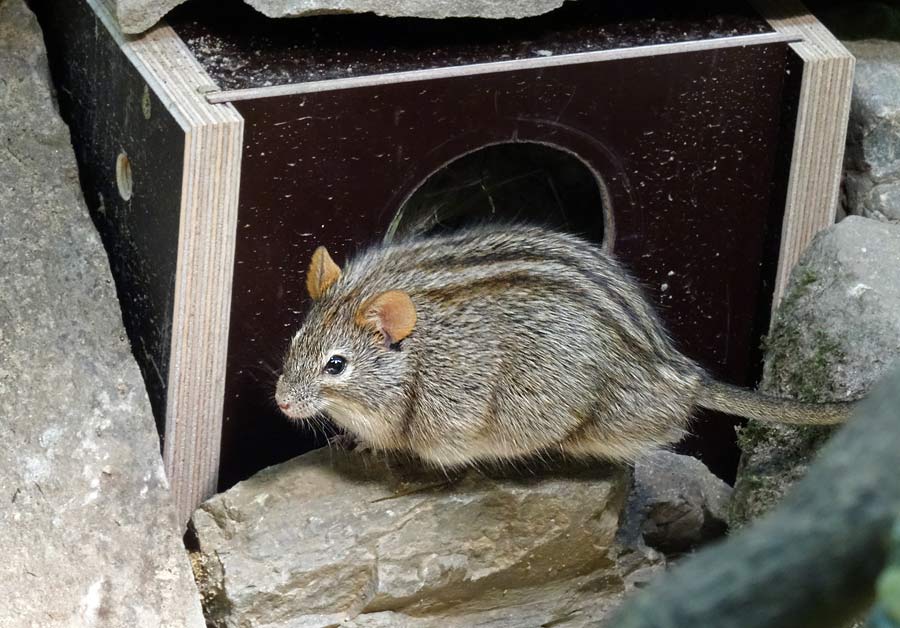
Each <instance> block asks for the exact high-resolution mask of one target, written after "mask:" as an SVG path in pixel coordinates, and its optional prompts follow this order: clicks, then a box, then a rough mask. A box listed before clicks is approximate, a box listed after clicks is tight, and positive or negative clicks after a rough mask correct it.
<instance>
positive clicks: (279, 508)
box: [192, 450, 654, 628]
mask: <svg viewBox="0 0 900 628" xmlns="http://www.w3.org/2000/svg"><path fill="white" fill-rule="evenodd" d="M397 464H398V463H396V462H393V463H386V462H384V461H379V460H376V459H375V458H374V457H372V456H371V455H367V454H358V453H348V452H345V451H329V450H318V451H315V452H311V453H309V454H306V455H303V456H300V457H298V458H296V459H294V460H292V461H290V462H287V463H284V464H283V465H279V466H276V467H272V468H269V469H267V470H265V471H263V472H261V473H259V474H257V475H256V476H254V477H253V478H251V479H249V480H247V481H245V482H242V483H240V484H238V485H236V486H235V487H233V488H232V489H230V490H229V491H227V492H225V493H223V494H220V495H218V496H216V497H213V498H212V499H210V500H209V501H208V502H206V503H205V504H203V505H202V506H201V507H200V508H199V509H198V510H197V511H196V512H195V513H194V516H193V519H192V525H193V528H194V530H195V531H196V536H197V545H198V548H199V549H198V554H197V557H196V560H195V562H196V564H198V565H199V566H200V569H199V571H200V574H201V575H200V577H199V581H200V585H201V591H202V592H203V595H204V605H205V610H206V613H207V618H208V619H209V620H210V622H211V624H212V625H213V626H229V627H237V626H267V627H268V628H276V627H288V626H290V627H292V628H299V627H301V626H302V627H320V626H322V627H323V626H336V625H341V626H435V627H437V626H451V627H452V626H460V627H462V626H491V627H498V628H499V627H500V626H539V625H547V624H548V622H549V623H552V622H555V621H561V618H566V621H567V622H569V623H566V625H567V626H569V625H571V626H581V625H585V624H587V623H589V622H590V621H593V620H596V619H597V618H599V617H601V616H602V615H603V614H604V613H605V611H606V610H607V608H609V607H610V606H611V605H613V604H614V603H615V602H616V601H617V600H618V599H619V596H620V595H621V594H622V593H623V592H625V591H627V590H628V589H629V588H630V586H633V585H634V584H636V583H637V582H639V581H641V580H645V579H646V578H647V574H648V572H650V571H652V569H651V567H652V566H653V564H654V561H653V560H652V556H651V557H648V556H646V555H644V554H641V553H640V552H635V551H629V550H626V549H623V548H621V547H619V546H617V545H616V543H615V540H614V537H615V534H616V529H617V527H618V520H619V514H620V511H621V509H622V506H623V504H624V501H625V493H626V490H627V486H628V483H629V482H628V477H627V473H626V472H625V471H624V470H622V469H612V468H608V467H604V466H600V465H594V469H593V470H591V469H589V468H586V467H585V468H579V469H572V470H570V471H567V472H566V473H557V474H552V475H550V476H549V477H548V476H547V475H546V474H540V475H534V476H530V477H527V478H525V479H522V477H521V476H522V475H527V474H524V473H523V472H522V471H521V470H519V471H518V473H515V474H513V475H515V476H518V479H516V478H512V477H505V476H504V475H502V474H485V473H478V472H474V471H473V472H469V473H468V474H466V475H463V476H461V477H459V478H457V479H454V480H453V481H452V482H449V481H448V480H447V479H446V478H445V477H444V476H440V475H438V476H434V477H432V476H428V475H423V472H421V471H417V470H415V469H411V468H408V467H406V468H405V467H403V466H402V465H401V466H399V467H398V466H397Z"/></svg>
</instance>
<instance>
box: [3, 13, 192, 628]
mask: <svg viewBox="0 0 900 628" xmlns="http://www.w3.org/2000/svg"><path fill="white" fill-rule="evenodd" d="M0 103H2V104H0V503H2V506H0V530H2V533H0V556H2V557H3V559H2V563H0V599H2V600H3V603H2V604H0V626H4V628H6V627H8V628H18V627H20V626H21V627H23V628H24V627H34V626H40V627H42V628H53V627H60V628H62V627H65V628H69V627H72V626H91V627H101V626H102V627H109V628H113V627H115V628H120V627H121V628H132V627H154V628H155V627H157V626H178V627H188V628H191V627H193V628H200V627H202V626H203V625H204V622H203V616H202V614H201V611H200V603H199V597H198V595H197V589H196V586H195V585H194V583H193V581H192V580H191V572H190V565H189V563H188V559H187V555H186V553H185V551H184V547H183V545H182V543H181V538H180V534H179V530H178V526H177V524H176V521H175V511H174V507H173V505H172V503H171V501H170V498H169V493H168V487H167V484H166V480H165V476H164V475H163V468H162V460H161V459H160V454H159V438H158V437H157V434H156V426H155V425H154V421H153V417H152V415H151V413H150V403H149V401H148V399H147V395H146V392H145V390H144V384H143V381H142V380H141V375H140V372H139V371H138V367H137V365H136V364H135V362H134V359H133V358H132V356H131V352H130V350H129V346H128V341H127V340H126V338H125V330H124V328H123V326H122V318H121V313H120V311H119V306H118V302H117V301H116V293H115V288H114V287H113V284H112V278H111V276H110V272H109V267H108V265H107V260H106V254H105V253H104V252H103V247H102V246H101V244H100V239H99V237H98V236H97V234H96V232H95V231H94V226H93V224H92V223H91V220H90V217H89V216H88V212H87V208H86V207H85V205H84V201H83V199H82V198H81V192H80V189H79V185H78V172H77V170H76V167H75V156H74V153H73V151H72V147H71V145H70V144H69V132H68V129H67V128H66V127H65V125H64V124H63V122H62V121H61V120H60V118H59V116H58V115H57V113H56V108H55V105H54V103H53V98H52V95H51V87H50V82H49V76H48V70H47V60H46V57H45V54H44V48H43V39H42V37H41V32H40V30H39V29H38V26H37V23H36V21H35V19H34V16H33V15H31V13H30V12H29V11H28V9H27V8H26V7H25V3H24V1H23V0H0Z"/></svg>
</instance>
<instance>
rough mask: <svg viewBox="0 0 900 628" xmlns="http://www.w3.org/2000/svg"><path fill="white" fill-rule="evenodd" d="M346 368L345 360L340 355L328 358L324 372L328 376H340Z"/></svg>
mask: <svg viewBox="0 0 900 628" xmlns="http://www.w3.org/2000/svg"><path fill="white" fill-rule="evenodd" d="M346 367H347V359H346V358H344V356H341V355H333V356H331V357H330V358H328V363H327V364H326V365H325V369H324V370H325V372H326V373H328V374H329V375H340V374H341V373H343V372H344V369H345V368H346Z"/></svg>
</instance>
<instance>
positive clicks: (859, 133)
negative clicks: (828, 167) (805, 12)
mask: <svg viewBox="0 0 900 628" xmlns="http://www.w3.org/2000/svg"><path fill="white" fill-rule="evenodd" d="M808 6H810V8H811V9H812V10H813V11H814V12H815V13H816V15H817V17H819V19H821V20H822V21H823V22H824V23H825V25H826V26H827V27H828V28H829V29H831V31H832V32H833V33H834V34H835V35H837V36H838V37H839V38H840V39H841V41H842V43H843V44H844V45H845V46H846V47H847V48H848V49H849V50H850V52H852V53H853V55H854V56H855V57H856V73H855V76H854V84H853V99H852V103H851V110H850V126H849V129H848V134H847V152H846V157H845V164H844V165H845V173H844V186H843V192H844V194H843V198H842V203H841V209H842V211H843V212H844V213H845V214H858V215H862V216H866V217H870V218H877V219H880V220H898V219H900V5H898V4H897V3H896V2H893V3H892V2H884V1H883V0H858V1H856V2H834V1H833V0H811V2H810V3H808Z"/></svg>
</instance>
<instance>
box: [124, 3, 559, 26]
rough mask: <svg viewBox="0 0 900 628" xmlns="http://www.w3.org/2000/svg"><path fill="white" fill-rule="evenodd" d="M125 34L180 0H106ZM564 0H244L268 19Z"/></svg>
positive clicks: (484, 8) (441, 13) (469, 10)
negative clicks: (111, 6)
mask: <svg viewBox="0 0 900 628" xmlns="http://www.w3.org/2000/svg"><path fill="white" fill-rule="evenodd" d="M108 1H109V2H111V3H112V4H113V5H114V9H115V13H116V17H117V18H118V21H119V25H120V26H121V27H122V30H123V31H124V32H126V33H141V32H143V31H145V30H147V29H148V28H150V27H151V26H153V25H154V24H156V22H158V21H159V20H160V19H162V17H163V16H164V15H165V14H166V13H168V12H169V11H170V10H171V9H173V8H174V7H176V6H178V5H179V4H181V3H182V2H184V0H108ZM565 1H566V0H245V2H247V4H249V5H250V6H252V7H253V8H254V9H256V10H257V11H259V12H261V13H263V14H265V15H267V16H269V17H302V16H304V15H321V14H325V13H375V14H376V15H384V16H388V17H422V18H445V17H483V18H505V17H513V18H521V17H529V16H533V15H541V14H543V13H547V12H548V11H552V10H553V9H556V8H559V7H560V6H562V4H563V2H565Z"/></svg>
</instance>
